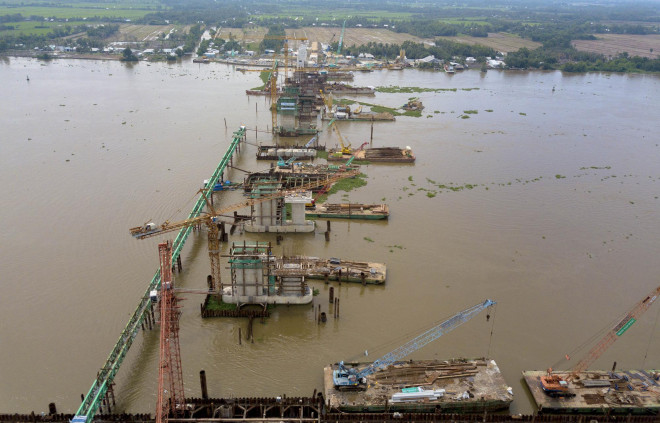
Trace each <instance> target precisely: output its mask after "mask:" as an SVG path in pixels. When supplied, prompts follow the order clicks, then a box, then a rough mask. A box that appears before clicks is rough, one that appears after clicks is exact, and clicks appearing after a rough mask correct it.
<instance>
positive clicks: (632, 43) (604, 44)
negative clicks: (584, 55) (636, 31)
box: [572, 34, 660, 59]
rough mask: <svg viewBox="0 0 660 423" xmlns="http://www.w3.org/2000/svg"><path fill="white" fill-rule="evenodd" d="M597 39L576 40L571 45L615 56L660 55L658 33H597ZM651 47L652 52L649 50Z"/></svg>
mask: <svg viewBox="0 0 660 423" xmlns="http://www.w3.org/2000/svg"><path fill="white" fill-rule="evenodd" d="M597 37H598V40H576V41H573V43H572V44H573V46H574V47H575V48H576V49H578V50H581V51H588V52H591V53H598V54H603V55H605V56H616V55H618V54H619V53H623V52H627V53H628V54H629V55H630V56H640V57H648V58H654V59H655V58H658V57H660V35H627V34H598V35H597ZM651 49H653V52H651Z"/></svg>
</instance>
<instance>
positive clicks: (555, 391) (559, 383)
mask: <svg viewBox="0 0 660 423" xmlns="http://www.w3.org/2000/svg"><path fill="white" fill-rule="evenodd" d="M659 295H660V286H658V287H657V288H655V289H654V290H653V291H651V292H650V293H649V294H648V295H647V296H645V297H644V298H643V299H642V300H641V301H639V302H638V303H637V304H635V305H634V306H633V308H632V309H630V311H628V313H626V315H625V317H623V319H621V320H620V321H619V322H618V323H617V324H616V325H614V327H613V328H612V329H610V330H609V331H608V332H607V333H606V334H605V336H604V337H603V338H602V339H601V340H600V341H598V343H596V345H594V346H593V347H592V348H591V349H590V350H589V352H588V353H587V355H586V356H585V357H584V358H582V359H581V360H580V361H578V362H577V364H576V365H575V366H573V368H572V369H570V373H569V375H568V376H567V377H566V378H562V377H561V376H559V375H557V374H554V373H553V372H552V368H549V369H548V371H547V375H545V376H541V378H540V379H541V389H542V390H543V392H545V393H546V394H547V395H549V396H551V397H572V396H575V394H574V393H572V392H571V391H570V389H569V387H568V383H569V382H570V381H572V380H574V379H576V378H578V376H579V374H580V373H581V372H583V371H585V370H587V369H588V368H589V366H590V365H592V364H593V363H594V361H596V360H597V359H598V357H600V356H601V355H602V354H603V353H604V352H605V351H606V350H607V349H608V348H609V347H610V346H611V345H612V344H613V343H614V342H615V341H616V340H617V339H619V337H621V335H623V334H624V333H625V332H626V331H627V330H628V329H629V328H630V327H631V326H632V325H633V323H635V322H636V321H637V319H639V317H640V316H641V315H642V314H644V312H645V311H646V310H648V308H649V307H650V306H651V304H653V302H654V301H655V300H656V299H657V298H658V296H659Z"/></svg>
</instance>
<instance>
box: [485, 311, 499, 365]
mask: <svg viewBox="0 0 660 423" xmlns="http://www.w3.org/2000/svg"><path fill="white" fill-rule="evenodd" d="M496 311H497V304H495V306H494V307H493V316H492V317H493V324H492V325H491V327H490V338H489V339H488V350H487V351H486V358H490V344H491V343H492V342H493V331H494V330H495V312H496ZM490 317H491V316H490V312H488V314H486V321H488V320H490Z"/></svg>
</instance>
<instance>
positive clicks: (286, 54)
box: [264, 35, 307, 81]
mask: <svg viewBox="0 0 660 423" xmlns="http://www.w3.org/2000/svg"><path fill="white" fill-rule="evenodd" d="M264 40H284V80H285V81H286V80H287V79H288V77H289V74H288V69H289V40H297V41H307V37H289V36H288V35H266V36H264Z"/></svg>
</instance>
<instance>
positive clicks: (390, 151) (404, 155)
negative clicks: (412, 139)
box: [328, 147, 415, 163]
mask: <svg viewBox="0 0 660 423" xmlns="http://www.w3.org/2000/svg"><path fill="white" fill-rule="evenodd" d="M338 153H339V152H338V151H336V150H329V151H328V161H345V160H348V159H350V158H351V157H355V160H361V161H368V162H380V163H414V162H415V155H414V154H413V152H412V150H411V149H410V148H399V147H375V148H365V149H364V150H361V151H356V152H354V153H353V154H338Z"/></svg>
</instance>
